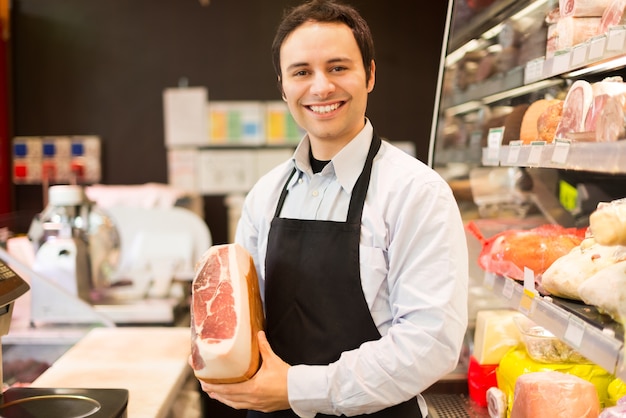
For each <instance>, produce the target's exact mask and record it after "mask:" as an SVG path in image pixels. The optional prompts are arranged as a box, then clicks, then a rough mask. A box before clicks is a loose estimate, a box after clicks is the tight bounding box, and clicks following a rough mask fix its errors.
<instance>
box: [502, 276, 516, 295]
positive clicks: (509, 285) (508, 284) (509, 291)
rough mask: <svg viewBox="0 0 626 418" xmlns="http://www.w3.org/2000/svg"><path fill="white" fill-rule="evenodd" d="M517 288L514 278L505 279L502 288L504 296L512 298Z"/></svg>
mask: <svg viewBox="0 0 626 418" xmlns="http://www.w3.org/2000/svg"><path fill="white" fill-rule="evenodd" d="M514 290H515V283H513V279H508V278H507V279H505V280H504V287H503V288H502V296H504V297H505V298H506V299H509V300H511V298H512V297H513V291H514Z"/></svg>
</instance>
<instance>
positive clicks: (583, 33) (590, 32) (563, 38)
mask: <svg viewBox="0 0 626 418" xmlns="http://www.w3.org/2000/svg"><path fill="white" fill-rule="evenodd" d="M600 19H601V17H572V16H569V17H561V18H560V19H559V20H558V21H557V22H556V27H555V28H554V29H553V30H551V33H550V36H551V37H556V50H557V51H558V50H561V49H566V48H570V47H572V46H574V45H578V44H581V43H583V42H585V41H586V40H587V39H589V38H592V37H594V36H595V35H596V34H597V33H598V27H599V26H600Z"/></svg>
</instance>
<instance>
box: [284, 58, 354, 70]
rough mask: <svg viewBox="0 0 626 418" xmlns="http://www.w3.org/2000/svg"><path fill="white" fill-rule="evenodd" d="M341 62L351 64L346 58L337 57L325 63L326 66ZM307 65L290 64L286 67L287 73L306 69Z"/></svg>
mask: <svg viewBox="0 0 626 418" xmlns="http://www.w3.org/2000/svg"><path fill="white" fill-rule="evenodd" d="M341 62H352V59H351V58H348V57H337V58H331V59H329V60H328V61H326V63H327V64H337V63H341ZM308 65H309V63H308V62H295V63H293V64H290V65H289V66H288V67H287V71H293V70H294V69H296V68H301V67H306V66H308Z"/></svg>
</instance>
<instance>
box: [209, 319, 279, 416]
mask: <svg viewBox="0 0 626 418" xmlns="http://www.w3.org/2000/svg"><path fill="white" fill-rule="evenodd" d="M257 338H258V341H259V351H260V353H261V359H262V364H261V368H260V369H259V371H258V372H257V373H256V374H255V375H254V376H253V377H252V378H251V379H250V380H247V381H245V382H241V383H229V384H210V383H205V382H203V381H200V384H201V386H202V390H204V391H205V392H206V393H207V394H208V395H209V396H210V397H211V398H213V399H215V400H217V401H220V402H222V403H223V404H226V405H228V406H230V407H231V408H235V409H249V410H254V411H261V412H273V411H280V410H283V409H289V399H288V397H287V370H289V367H290V366H289V364H287V363H285V362H284V361H283V360H281V358H280V357H278V356H277V355H276V354H274V352H273V351H272V347H270V344H269V342H268V341H267V338H266V337H265V332H263V331H259V333H258V335H257Z"/></svg>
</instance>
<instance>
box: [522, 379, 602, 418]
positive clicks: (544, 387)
mask: <svg viewBox="0 0 626 418" xmlns="http://www.w3.org/2000/svg"><path fill="white" fill-rule="evenodd" d="M599 414H600V400H599V398H598V393H597V391H596V388H595V386H594V385H593V384H591V383H590V382H588V381H587V380H584V379H581V378H580V377H578V376H574V375H571V374H567V373H561V372H556V371H542V372H534V373H527V374H523V375H521V376H520V377H518V378H517V381H516V382H515V393H514V396H513V406H512V408H511V418H572V417H577V418H597V417H598V415H599Z"/></svg>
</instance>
